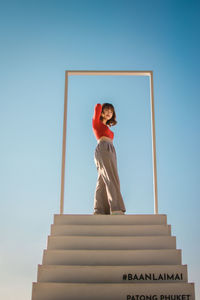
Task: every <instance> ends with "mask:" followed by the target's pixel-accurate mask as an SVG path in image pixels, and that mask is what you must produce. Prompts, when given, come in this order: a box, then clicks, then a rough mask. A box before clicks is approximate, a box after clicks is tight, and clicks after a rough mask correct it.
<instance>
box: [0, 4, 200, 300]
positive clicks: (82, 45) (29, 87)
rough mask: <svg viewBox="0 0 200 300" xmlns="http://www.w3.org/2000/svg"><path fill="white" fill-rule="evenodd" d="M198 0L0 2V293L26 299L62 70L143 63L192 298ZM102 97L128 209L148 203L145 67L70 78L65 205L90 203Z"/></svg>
mask: <svg viewBox="0 0 200 300" xmlns="http://www.w3.org/2000/svg"><path fill="white" fill-rule="evenodd" d="M199 20H200V4H199V1H193V0H192V1H185V0H182V1H178V0H169V1H167V0H166V1H161V0H159V1H155V0H152V1H149V0H145V1H143V0H140V1H134V0H132V1H126V0H123V1H121V0H120V1H111V0H106V1H104V0H101V1H94V0H93V1H85V0H83V1H68V0H66V1H50V0H49V1H38V0H37V1H7V2H6V1H1V3H0V28H1V29H0V30H1V31H0V32H1V33H0V38H1V46H0V47H1V48H0V53H1V55H0V66H1V67H0V82H1V89H0V101H1V109H0V125H1V130H0V140H1V147H0V182H1V188H0V205H1V218H0V230H1V247H0V257H1V258H0V264H1V265H0V276H1V287H0V297H1V299H5V300H11V299H12V300H13V299H15V300H26V299H30V298H31V291H32V282H33V281H36V280H37V265H38V264H41V262H42V255H43V250H44V249H45V248H46V245H47V236H48V235H49V234H50V225H51V224H52V223H53V215H54V214H57V213H59V205H60V204H59V200H60V181H61V180H60V176H61V154H62V126H63V123H62V122H63V108H64V76H65V70H153V72H154V96H155V123H156V147H157V173H158V174H157V175H158V201H159V202H158V205H159V213H162V214H167V221H168V224H171V225H172V234H173V235H175V236H176V238H177V248H178V249H182V263H183V264H187V265H188V277H189V282H195V288H196V299H200V293H199V285H200V279H199V278H200V276H199V275H200V271H199V270H200V260H199V253H200V239H199V229H200V222H199V211H200V204H199V199H200V192H199V182H200V175H199V174H200V159H199V157H200V155H199V154H200V134H199V132H200V121H199V113H200V100H199V79H200V78H199V69H200V62H199V53H200V24H199ZM98 102H100V103H103V102H111V103H113V105H114V106H115V109H116V114H117V120H118V124H117V125H116V126H114V127H112V130H113V131H114V134H115V138H114V145H115V148H116V152H117V159H118V168H119V177H120V182H121V190H122V195H123V198H124V202H125V205H126V208H127V214H129V213H130V214H134V213H137V214H140V213H147V214H151V213H153V184H152V180H153V178H152V150H151V149H152V148H151V118H150V101H149V79H148V78H147V77H138V76H134V77H127V76H124V77H122V76H119V77H113V76H111V77H107V76H102V77H98V76H93V77H91V76H85V77H81V76H74V77H70V80H69V104H68V128H67V162H66V182H65V209H64V211H65V213H80V214H81V213H82V214H88V213H89V214H91V213H92V211H93V210H92V209H93V195H94V190H95V184H96V179H97V171H96V167H95V165H94V160H93V156H94V149H95V147H96V140H95V137H94V135H93V132H92V127H91V124H92V123H91V122H92V121H91V120H92V116H93V111H94V106H95V104H96V103H98Z"/></svg>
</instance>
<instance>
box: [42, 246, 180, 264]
mask: <svg viewBox="0 0 200 300" xmlns="http://www.w3.org/2000/svg"><path fill="white" fill-rule="evenodd" d="M42 263H43V264H45V265H62V264H63V265H108V266H109V265H162V264H163V265H167V264H169V265H179V264H181V250H176V249H165V250H163V249H161V250H44V253H43V262H42Z"/></svg>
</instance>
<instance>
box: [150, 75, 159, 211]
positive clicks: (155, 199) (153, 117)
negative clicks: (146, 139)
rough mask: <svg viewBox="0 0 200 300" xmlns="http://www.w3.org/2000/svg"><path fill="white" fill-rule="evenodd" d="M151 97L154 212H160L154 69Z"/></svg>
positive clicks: (151, 76) (151, 77)
mask: <svg viewBox="0 0 200 300" xmlns="http://www.w3.org/2000/svg"><path fill="white" fill-rule="evenodd" d="M150 98H151V129H152V156H153V182H154V184H153V187H154V214H158V192H157V167H156V135H155V112H154V91H153V71H151V72H150Z"/></svg>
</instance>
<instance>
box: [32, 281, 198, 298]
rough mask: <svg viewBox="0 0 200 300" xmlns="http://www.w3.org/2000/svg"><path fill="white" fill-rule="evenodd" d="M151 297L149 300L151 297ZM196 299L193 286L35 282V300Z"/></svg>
mask: <svg viewBox="0 0 200 300" xmlns="http://www.w3.org/2000/svg"><path fill="white" fill-rule="evenodd" d="M147 297H148V298H147ZM80 299H81V300H112V299H113V300H114V299H115V300H122V299H126V300H135V299H137V300H158V299H159V300H174V299H176V300H180V299H181V300H194V299H195V298H194V284H193V283H157V284H154V283H153V284H150V283H144V284H132V285H131V284H120V283H117V284H116V283H112V284H108V283H106V284H101V283H100V284H95V283H92V284H89V283H55V282H51V283H49V282H48V283H47V282H38V283H33V294H32V300H80Z"/></svg>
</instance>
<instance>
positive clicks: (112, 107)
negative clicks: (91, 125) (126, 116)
mask: <svg viewBox="0 0 200 300" xmlns="http://www.w3.org/2000/svg"><path fill="white" fill-rule="evenodd" d="M104 108H111V109H112V111H113V116H112V118H111V119H110V120H108V121H107V122H106V124H107V125H109V126H114V125H116V124H117V121H116V113H115V109H114V106H113V105H112V104H111V103H103V104H102V111H101V112H103V110H104ZM100 120H101V121H102V120H103V117H102V116H100Z"/></svg>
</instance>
